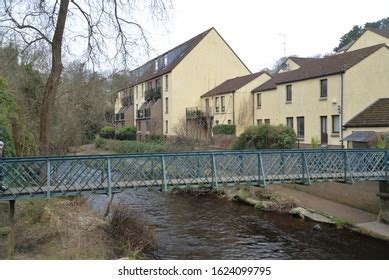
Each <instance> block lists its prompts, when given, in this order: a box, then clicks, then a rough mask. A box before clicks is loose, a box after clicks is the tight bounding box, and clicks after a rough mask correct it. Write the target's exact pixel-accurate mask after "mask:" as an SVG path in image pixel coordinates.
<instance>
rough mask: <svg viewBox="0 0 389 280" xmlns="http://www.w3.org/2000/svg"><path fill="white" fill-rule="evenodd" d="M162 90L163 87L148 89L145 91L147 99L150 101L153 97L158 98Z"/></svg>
mask: <svg viewBox="0 0 389 280" xmlns="http://www.w3.org/2000/svg"><path fill="white" fill-rule="evenodd" d="M161 92H162V90H161V87H157V88H152V89H147V90H146V91H145V98H146V101H150V100H152V99H154V100H157V99H158V98H161Z"/></svg>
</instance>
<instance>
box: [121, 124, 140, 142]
mask: <svg viewBox="0 0 389 280" xmlns="http://www.w3.org/2000/svg"><path fill="white" fill-rule="evenodd" d="M116 139H117V140H136V127H135V126H133V125H129V126H126V127H123V128H121V129H119V131H118V132H117V133H116Z"/></svg>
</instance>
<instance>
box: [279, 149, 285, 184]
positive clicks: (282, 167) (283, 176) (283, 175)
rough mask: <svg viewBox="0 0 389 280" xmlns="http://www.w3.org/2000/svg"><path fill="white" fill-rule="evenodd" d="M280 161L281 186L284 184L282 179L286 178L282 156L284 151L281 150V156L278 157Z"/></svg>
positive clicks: (283, 157) (283, 156)
mask: <svg viewBox="0 0 389 280" xmlns="http://www.w3.org/2000/svg"><path fill="white" fill-rule="evenodd" d="M280 161H281V172H282V174H281V176H280V177H281V184H282V183H284V178H285V177H286V174H285V155H284V151H283V150H282V151H281V155H280Z"/></svg>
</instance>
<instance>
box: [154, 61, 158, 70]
mask: <svg viewBox="0 0 389 280" xmlns="http://www.w3.org/2000/svg"><path fill="white" fill-rule="evenodd" d="M154 66H155V71H158V60H155V62H154Z"/></svg>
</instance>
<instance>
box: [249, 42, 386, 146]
mask: <svg viewBox="0 0 389 280" xmlns="http://www.w3.org/2000/svg"><path fill="white" fill-rule="evenodd" d="M288 67H289V68H288ZM388 73H389V49H388V46H387V45H386V44H379V45H373V46H369V47H365V48H361V49H356V50H353V51H347V52H345V53H342V54H337V55H331V56H327V57H324V58H307V59H304V58H293V57H292V58H289V59H288V61H287V63H286V67H285V69H283V70H282V71H280V72H279V73H278V74H277V75H275V76H274V77H273V78H272V79H270V80H269V81H267V82H265V83H264V84H262V85H260V86H258V87H257V88H255V89H254V90H253V91H252V93H253V95H254V100H255V101H256V102H255V112H254V120H256V123H258V124H259V123H270V124H276V125H277V124H282V125H288V126H291V127H293V128H294V129H295V131H296V133H297V136H298V138H299V140H300V141H301V143H303V144H310V142H311V139H314V138H317V139H318V140H319V141H320V143H322V144H324V145H328V146H336V147H340V146H341V145H342V139H343V138H344V137H345V136H347V135H349V134H350V133H351V132H352V130H351V129H348V128H347V129H342V127H344V124H346V123H347V122H348V121H349V120H350V119H352V118H353V117H354V116H356V115H357V114H358V113H360V112H361V111H362V110H363V109H365V108H366V106H367V105H369V104H372V103H374V102H376V101H377V100H378V99H380V98H384V97H388V95H389V91H388V89H389V74H388Z"/></svg>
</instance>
